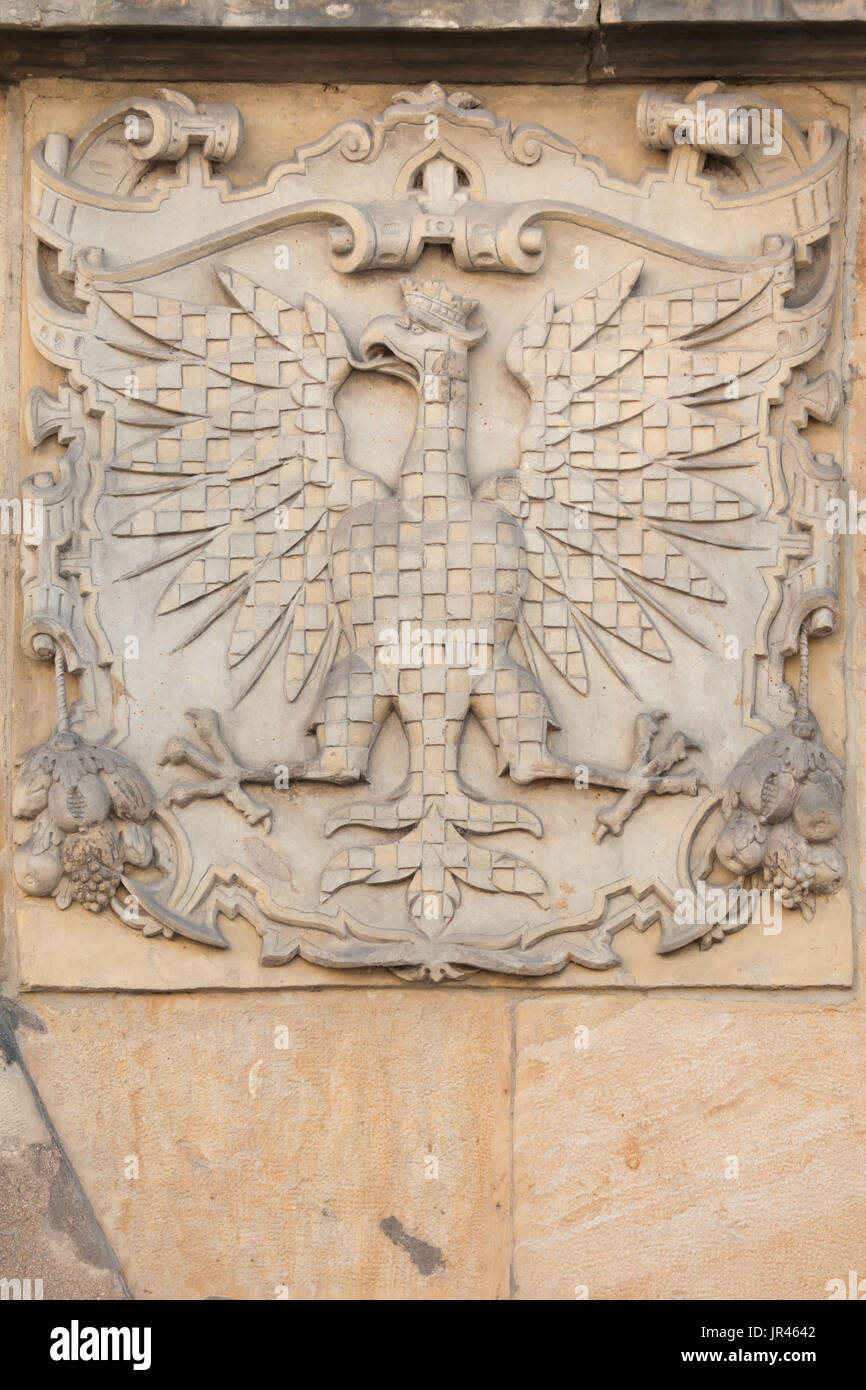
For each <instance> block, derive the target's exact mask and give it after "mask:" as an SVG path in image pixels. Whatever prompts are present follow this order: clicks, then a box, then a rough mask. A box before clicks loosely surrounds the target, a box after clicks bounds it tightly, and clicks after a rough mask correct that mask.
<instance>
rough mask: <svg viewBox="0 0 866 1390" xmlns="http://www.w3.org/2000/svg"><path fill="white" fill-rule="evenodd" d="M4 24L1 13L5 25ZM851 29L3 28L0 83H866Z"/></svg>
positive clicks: (858, 29) (858, 38)
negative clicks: (204, 64)
mask: <svg viewBox="0 0 866 1390" xmlns="http://www.w3.org/2000/svg"><path fill="white" fill-rule="evenodd" d="M6 13H8V12H7V11H0V16H2V15H3V14H6ZM863 36H864V30H863V27H862V25H860V24H857V23H838V24H824V25H821V24H814V25H807V24H790V25H789V24H785V25H780V24H750V25H749V28H748V35H747V39H748V41H746V38H745V37H744V31H743V26H742V24H740V23H737V24H699V25H695V24H691V23H685V24H668V23H656V24H642V25H622V26H610V27H606V28H603V29H601V30H597V29H584V30H582V31H580V32H578V31H577V30H572V31H571V32H570V33H563V32H562V30H561V29H556V28H554V27H546V28H529V29H523V30H515V29H508V28H499V29H490V30H488V31H486V32H480V31H478V30H472V29H461V30H459V31H456V30H455V31H452V32H445V31H441V30H440V31H438V32H431V31H426V32H419V31H417V30H415V31H413V30H411V29H409V28H401V27H400V26H399V25H393V26H391V27H390V28H388V29H374V28H367V29H347V28H346V27H345V26H343V27H342V28H341V29H337V28H334V29H326V28H324V27H319V28H317V29H311V28H307V29H295V28H291V29H287V30H285V31H284V32H283V33H282V34H280V33H278V32H277V31H276V30H275V29H274V28H273V27H270V28H267V29H266V30H265V29H264V28H263V27H262V26H259V27H258V28H246V29H243V28H235V29H232V30H230V31H229V30H226V29H216V28H207V29H206V28H204V27H198V28H196V27H194V26H190V25H187V26H186V27H180V26H174V25H173V24H161V25H160V26H159V27H156V28H153V27H150V28H147V27H143V26H138V25H133V24H128V25H126V26H125V27H124V26H122V25H121V26H115V27H112V28H100V27H98V26H94V27H88V26H87V25H84V26H79V27H73V26H68V27H58V28H55V27H51V28H39V27H28V26H27V25H25V24H23V23H16V24H10V23H9V22H8V20H7V22H6V23H5V24H2V23H0V81H12V82H16V81H21V80H22V79H25V78H28V77H62V76H74V77H80V78H92V79H95V80H102V81H104V80H106V79H107V78H109V77H110V78H112V79H116V80H120V81H126V80H147V79H150V80H152V81H154V82H159V83H164V82H184V81H197V80H200V78H201V75H202V68H201V63H202V51H203V47H202V46H203V44H206V46H207V68H208V76H209V77H210V78H211V79H212V80H213V81H217V82H219V81H241V82H243V81H255V82H284V81H287V80H290V81H293V82H328V83H335V82H339V83H346V82H390V81H393V80H394V74H395V72H398V71H399V80H400V82H401V83H404V84H409V85H411V84H413V83H424V82H427V81H429V80H430V77H431V74H432V75H435V77H436V78H437V80H439V81H442V82H448V83H472V82H491V83H492V82H508V83H532V82H546V83H554V84H562V83H599V84H600V83H609V82H652V83H653V84H658V83H661V82H666V81H682V82H688V83H694V82H696V81H702V80H704V79H706V78H707V77H714V78H718V79H720V80H722V81H730V82H737V83H740V84H742V83H745V82H767V81H788V82H790V81H799V80H802V81H822V80H823V81H864V80H866V44H864V42H863Z"/></svg>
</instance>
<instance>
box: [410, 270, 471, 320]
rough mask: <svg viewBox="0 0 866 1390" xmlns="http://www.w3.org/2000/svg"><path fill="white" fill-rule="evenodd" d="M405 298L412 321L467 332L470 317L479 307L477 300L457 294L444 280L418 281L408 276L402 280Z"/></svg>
mask: <svg viewBox="0 0 866 1390" xmlns="http://www.w3.org/2000/svg"><path fill="white" fill-rule="evenodd" d="M400 289H401V290H402V291H403V299H404V301H405V304H406V308H407V310H408V312H409V315H410V317H411V318H414V319H416V320H418V321H419V322H421V323H424V324H426V325H427V326H428V327H429V328H439V327H444V328H458V329H465V327H466V320H467V319H468V318H469V315H470V314H471V313H473V311H474V310H475V309H477V308H478V300H477V299H464V298H463V297H462V295H459V294H453V293H452V291H451V290H449V289H448V287H447V285H446V284H445V283H444V281H442V280H425V281H424V283H423V284H418V282H417V280H410V279H408V277H405V276H404V278H403V279H402V280H401V281H400Z"/></svg>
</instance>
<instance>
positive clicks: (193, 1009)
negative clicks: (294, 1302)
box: [22, 990, 510, 1299]
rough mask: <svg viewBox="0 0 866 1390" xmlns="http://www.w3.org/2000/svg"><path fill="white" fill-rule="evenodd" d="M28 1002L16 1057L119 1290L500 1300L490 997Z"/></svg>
mask: <svg viewBox="0 0 866 1390" xmlns="http://www.w3.org/2000/svg"><path fill="white" fill-rule="evenodd" d="M28 1003H29V1004H30V1005H31V1006H35V1011H36V1012H37V1013H38V1014H39V1016H40V1017H41V1018H42V1020H43V1021H44V1023H45V1026H46V1032H44V1033H35V1032H32V1031H28V1033H27V1036H26V1038H25V1037H23V1036H22V1046H23V1048H24V1050H25V1054H26V1058H27V1062H28V1065H29V1066H30V1067H31V1068H32V1070H33V1074H34V1077H35V1079H36V1082H37V1084H38V1086H39V1089H40V1092H41V1094H42V1096H43V1098H44V1100H45V1103H46V1105H47V1106H48V1108H49V1110H50V1111H51V1112H52V1113H54V1114H56V1115H57V1116H58V1124H59V1127H60V1131H61V1135H62V1137H63V1140H64V1143H65V1145H66V1147H67V1149H68V1151H69V1154H70V1156H71V1158H72V1161H73V1163H74V1164H75V1167H76V1171H77V1172H78V1174H79V1176H80V1177H81V1180H82V1183H83V1185H84V1187H85V1190H86V1191H87V1192H88V1195H89V1196H90V1197H91V1199H92V1201H93V1203H94V1206H95V1208H96V1211H97V1214H98V1216H99V1218H100V1220H101V1221H102V1223H103V1226H104V1228H105V1230H106V1232H107V1233H108V1235H109V1237H110V1239H111V1240H112V1243H113V1244H114V1247H115V1249H116V1250H117V1252H118V1255H119V1258H120V1260H121V1263H122V1266H123V1270H124V1274H125V1276H126V1279H127V1282H128V1284H129V1286H130V1289H131V1291H132V1294H133V1296H134V1297H135V1298H142V1299H146V1298H175V1299H176V1298H194V1299H198V1298H208V1297H223V1298H250V1299H272V1298H275V1297H288V1298H318V1299H329V1298H364V1299H369V1298H407V1299H454V1298H502V1297H507V1291H508V1234H509V1186H508V1174H509V1147H508V1136H509V1099H510V1097H509V1068H510V1023H509V1019H508V1017H507V1013H506V1010H505V1006H504V1004H503V1003H502V1001H501V999H496V998H493V997H490V998H486V999H485V998H482V997H479V996H474V997H473V998H471V999H470V998H468V997H467V998H463V997H460V998H455V997H452V996H443V997H441V998H436V997H433V996H431V994H430V993H429V992H412V993H409V992H406V991H401V992H400V993H394V992H392V991H390V990H388V991H357V992H351V993H339V992H333V991H330V990H329V991H325V992H324V993H318V992H313V993H307V994H303V995H301V994H297V993H292V994H288V993H287V994H272V993H268V994H261V993H249V994H245V995H242V996H235V997H231V996H225V995H223V996H220V995H214V994H186V995H184V994H177V995H173V996H171V997H169V998H163V999H161V998H155V997H153V996H151V997H148V996H146V995H144V996H142V995H139V996H136V997H122V996H115V997H113V998H111V999H108V998H100V997H97V996H92V995H91V996H86V995H85V996H76V995H66V996H49V995H42V996H39V997H38V999H35V998H33V997H31V998H30V999H29V1001H28ZM132 1160H136V1161H137V1165H138V1166H137V1172H138V1176H137V1178H135V1177H127V1176H125V1174H126V1173H130V1172H132V1171H134V1169H133V1167H132V1166H131V1161H132Z"/></svg>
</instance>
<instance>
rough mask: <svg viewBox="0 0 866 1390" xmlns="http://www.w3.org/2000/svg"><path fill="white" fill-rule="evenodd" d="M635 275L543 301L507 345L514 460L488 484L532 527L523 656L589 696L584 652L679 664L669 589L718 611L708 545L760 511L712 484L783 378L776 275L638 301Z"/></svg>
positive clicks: (753, 448) (721, 542)
mask: <svg viewBox="0 0 866 1390" xmlns="http://www.w3.org/2000/svg"><path fill="white" fill-rule="evenodd" d="M642 266H643V262H642V261H640V260H636V261H634V262H633V263H632V264H630V265H629V266H627V267H626V268H625V269H624V270H622V271H620V272H619V273H618V274H616V275H614V276H612V277H611V278H610V279H609V280H606V281H605V282H604V283H603V284H601V285H599V286H597V288H596V289H594V290H592V291H591V292H590V293H588V294H586V295H584V296H583V297H582V298H581V299H578V300H576V301H575V302H574V303H572V304H566V305H564V306H562V307H561V308H558V309H557V308H556V307H555V303H554V297H553V294H552V293H549V294H547V295H546V296H545V298H544V299H543V300H542V301H541V303H540V304H539V305H538V306H537V307H536V309H535V310H534V311H533V313H532V314H530V316H529V318H528V319H527V320H526V322H525V323H524V324H523V326H522V327H521V328H520V329H519V331H518V332H517V333H516V334H515V336H514V338H513V339H512V341H511V343H510V345H509V349H508V357H507V360H508V365H509V367H510V369H511V371H512V372H513V373H514V374H515V376H516V377H517V378H518V379H519V380H520V382H521V383H522V384H523V386H524V387H525V388H526V391H527V392H528V394H529V399H530V407H529V416H528V420H527V425H526V429H525V430H524V433H523V436H522V439H521V466H520V469H519V470H517V471H515V472H510V473H502V474H498V475H494V476H493V477H492V478H491V479H489V480H488V481H487V483H486V484H485V485H484V490H485V492H486V493H487V495H489V496H494V497H496V498H497V500H498V501H500V503H501V504H503V505H505V506H510V508H511V510H512V511H514V512H515V514H516V515H520V516H521V518H522V522H523V526H524V529H525V531H526V533H527V537H528V541H529V567H530V573H531V579H530V585H529V589H528V592H527V596H526V600H525V604H524V612H523V618H524V621H523V624H522V630H521V631H522V638H523V642H524V646H526V647H527V655H528V657H529V659H530V661H531V662H533V663H534V661H535V659H536V657H537V653H538V651H540V650H543V651H544V653H545V654H546V655H547V656H548V657H549V658H550V659H551V660H552V661H553V662H554V664H555V665H556V666H557V667H558V668H559V670H560V671H561V672H562V674H563V675H564V676H565V677H566V679H567V680H568V681H569V682H570V684H571V685H572V686H573V687H574V688H575V689H576V690H579V691H581V692H585V691H586V689H587V676H586V665H585V659H584V646H585V643H587V642H588V643H590V644H591V645H592V646H593V647H594V648H595V649H596V650H598V651H599V652H600V654H601V655H602V657H603V658H604V659H605V660H606V661H607V662H608V664H609V665H610V666H611V667H612V668H613V669H614V670H616V671H617V674H618V675H619V676H620V677H621V679H623V680H624V681H625V683H626V684H630V682H629V679H628V672H627V668H624V667H623V666H622V665H621V661H620V656H621V655H622V653H623V652H625V651H627V649H631V650H632V651H640V652H642V653H643V654H645V655H647V656H650V657H654V658H656V659H657V660H660V661H669V660H670V659H671V656H670V650H669V647H668V645H667V643H666V641H665V639H664V636H663V634H662V631H661V628H660V626H659V623H658V621H657V619H658V617H659V616H664V617H666V618H668V619H669V620H670V621H672V622H673V623H674V625H675V626H677V627H680V628H682V629H684V630H686V631H688V628H687V627H686V625H685V624H684V622H683V621H682V620H681V619H680V618H679V617H678V616H676V615H675V613H674V610H673V608H672V607H671V606H669V604H668V603H667V602H666V593H667V594H677V593H678V594H683V595H688V596H689V597H691V598H693V599H700V600H705V601H708V602H711V603H723V602H724V601H725V595H724V593H723V592H722V590H721V589H720V588H719V586H718V585H717V584H716V583H715V582H714V580H713V579H712V578H711V576H710V574H709V573H708V572H707V570H706V569H705V568H704V567H703V564H702V563H701V560H702V559H703V555H704V554H711V553H712V552H711V551H710V550H706V551H704V552H703V553H702V549H701V548H702V547H712V546H726V547H735V548H736V547H739V546H741V545H742V544H743V542H742V540H741V539H739V530H740V528H739V527H738V523H740V522H742V521H744V520H745V519H746V518H748V517H749V516H751V515H753V514H754V512H755V510H756V509H755V507H754V506H753V505H752V503H751V502H749V501H748V500H747V499H746V498H744V497H742V496H741V495H740V494H739V493H738V492H736V491H734V490H733V489H732V488H730V487H727V486H725V485H723V484H722V483H719V482H717V481H715V479H714V478H713V477H712V476H711V475H712V473H713V472H714V471H715V470H722V469H724V470H727V469H731V468H740V467H748V466H749V465H752V464H755V463H756V462H758V461H759V458H760V457H761V449H762V447H763V446H762V445H761V444H760V440H759V436H760V435H761V432H762V429H763V428H764V422H765V418H766V409H767V400H768V394H769V388H770V386H771V385H772V384H773V383H774V382H775V381H776V380H777V379H778V377H779V375H780V372H781V371H782V370H784V364H780V361H779V359H778V357H777V355H776V354H775V353H774V352H773V351H772V350H768V347H767V342H768V339H769V340H770V341H774V335H773V334H772V333H771V334H769V335H768V333H767V324H766V320H767V318H768V317H772V314H773V273H772V270H770V269H757V270H755V271H754V272H750V273H747V274H739V275H726V276H723V277H722V278H719V279H716V280H714V281H713V282H712V283H710V284H704V285H695V286H692V287H691V288H689V289H684V290H674V291H671V292H669V293H664V294H654V295H649V296H642V295H638V294H635V293H634V290H635V286H636V283H637V281H638V277H639V275H640V273H641V269H642ZM692 635H694V634H692ZM609 637H612V638H615V639H617V641H618V642H619V643H621V644H623V645H622V647H620V648H618V649H617V648H615V647H614V644H612V643H609V642H608V640H607V639H608V638H609ZM615 653H616V654H615Z"/></svg>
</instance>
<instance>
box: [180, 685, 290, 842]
mask: <svg viewBox="0 0 866 1390" xmlns="http://www.w3.org/2000/svg"><path fill="white" fill-rule="evenodd" d="M187 719H188V720H189V721H190V723H191V724H192V726H193V729H194V731H195V733H196V735H197V736H198V739H199V742H200V744H202V745H204V747H196V745H195V744H194V743H191V742H190V740H189V739H185V738H176V737H175V738H170V739H169V741H168V743H167V744H166V745H165V748H164V749H163V752H162V756H161V758H160V759H159V762H160V765H161V766H165V764H166V763H171V764H173V765H174V766H179V765H180V764H181V763H186V764H187V765H188V766H189V767H194V768H195V769H196V771H197V772H204V773H205V774H206V775H207V777H208V778H209V779H210V780H209V781H205V782H176V783H175V784H174V785H173V786H171V787H169V789H168V791H167V792H166V794H165V798H164V800H165V804H166V805H168V806H171V805H175V806H188V805H189V803H190V802H191V801H198V800H199V799H200V798H213V797H224V798H225V800H226V801H227V802H228V803H229V805H230V806H234V808H235V810H237V811H240V813H241V815H242V816H243V818H244V820H245V821H246V822H247V825H261V827H262V829H263V830H264V832H265V834H268V833H269V832H270V830H271V828H272V826H273V812H272V810H271V808H270V806H268V805H266V804H265V803H264V802H263V801H255V800H254V799H253V798H252V797H251V796H249V795H248V794H247V792H245V791H244V789H243V786H242V785H241V784H242V782H243V780H244V773H245V769H244V768H242V767H241V766H239V764H238V763H237V761H236V760H235V757H234V755H233V753H232V751H231V749H230V748H229V746H228V744H227V743H226V741H225V738H224V736H223V732H222V729H221V728H220V721H219V716H218V715H217V713H216V711H215V710H208V709H192V710H187ZM205 750H207V751H205Z"/></svg>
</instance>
